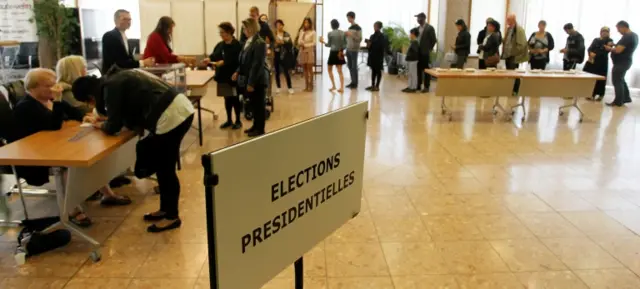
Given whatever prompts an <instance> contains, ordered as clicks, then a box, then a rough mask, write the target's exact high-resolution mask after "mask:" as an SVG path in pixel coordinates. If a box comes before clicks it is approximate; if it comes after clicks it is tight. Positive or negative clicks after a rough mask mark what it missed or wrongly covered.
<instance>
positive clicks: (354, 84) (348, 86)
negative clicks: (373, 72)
mask: <svg viewBox="0 0 640 289" xmlns="http://www.w3.org/2000/svg"><path fill="white" fill-rule="evenodd" d="M346 87H347V88H351V89H356V88H358V84H357V83H349V85H347V86H346Z"/></svg>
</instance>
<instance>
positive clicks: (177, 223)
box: [147, 218, 182, 233]
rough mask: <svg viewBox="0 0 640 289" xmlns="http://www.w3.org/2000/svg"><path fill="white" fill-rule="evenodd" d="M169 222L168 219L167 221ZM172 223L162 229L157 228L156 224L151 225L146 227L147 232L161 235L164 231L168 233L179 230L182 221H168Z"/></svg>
mask: <svg viewBox="0 0 640 289" xmlns="http://www.w3.org/2000/svg"><path fill="white" fill-rule="evenodd" d="M167 220H169V219H167ZM170 221H173V222H172V223H171V224H169V225H167V226H164V227H159V226H158V225H156V224H153V225H151V226H149V227H147V232H149V233H161V232H164V231H169V230H173V229H177V228H180V226H182V221H181V220H180V219H178V218H177V219H174V220H170Z"/></svg>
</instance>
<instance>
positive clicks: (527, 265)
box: [491, 239, 567, 272]
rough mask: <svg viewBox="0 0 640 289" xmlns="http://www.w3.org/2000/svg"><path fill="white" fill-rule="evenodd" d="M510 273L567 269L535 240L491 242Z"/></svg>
mask: <svg viewBox="0 0 640 289" xmlns="http://www.w3.org/2000/svg"><path fill="white" fill-rule="evenodd" d="M491 245H492V246H493V248H494V249H495V250H496V251H497V252H498V254H499V255H500V257H501V258H502V260H504V261H505V262H506V263H507V266H509V269H511V271H512V272H532V271H557V270H566V269H567V267H565V265H564V264H563V263H562V262H561V261H560V260H559V259H558V258H557V257H556V256H555V255H553V253H551V251H549V249H547V247H545V246H544V244H542V243H540V241H538V240H536V239H524V240H502V241H491Z"/></svg>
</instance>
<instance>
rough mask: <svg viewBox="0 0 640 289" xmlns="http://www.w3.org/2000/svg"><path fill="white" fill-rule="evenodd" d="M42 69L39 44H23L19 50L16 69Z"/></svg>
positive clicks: (14, 66)
mask: <svg viewBox="0 0 640 289" xmlns="http://www.w3.org/2000/svg"><path fill="white" fill-rule="evenodd" d="M35 67H40V59H39V58H38V42H22V43H20V48H19V50H18V56H17V59H16V62H15V64H14V65H13V68H14V69H29V68H35Z"/></svg>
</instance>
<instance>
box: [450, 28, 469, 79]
mask: <svg viewBox="0 0 640 289" xmlns="http://www.w3.org/2000/svg"><path fill="white" fill-rule="evenodd" d="M456 28H457V29H458V36H457V37H456V44H454V45H453V46H452V47H451V48H453V51H455V53H456V56H458V57H457V59H456V62H455V63H451V68H460V69H462V68H463V67H464V64H465V63H466V62H467V57H468V56H469V54H471V34H470V33H469V29H468V28H467V24H466V23H464V20H462V19H458V20H457V21H456Z"/></svg>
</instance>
